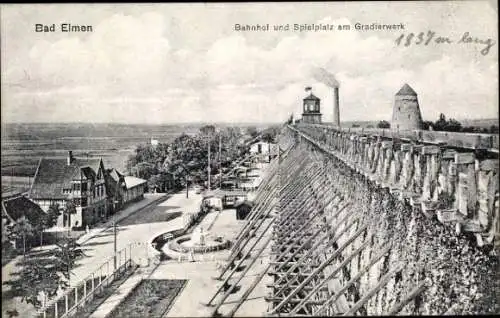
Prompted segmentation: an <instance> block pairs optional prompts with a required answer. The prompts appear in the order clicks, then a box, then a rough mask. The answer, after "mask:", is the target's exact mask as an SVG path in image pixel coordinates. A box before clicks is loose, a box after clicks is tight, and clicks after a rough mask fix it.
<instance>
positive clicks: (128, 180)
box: [125, 176, 147, 189]
mask: <svg viewBox="0 0 500 318" xmlns="http://www.w3.org/2000/svg"><path fill="white" fill-rule="evenodd" d="M146 182H147V181H146V180H144V179H141V178H136V177H132V176H125V186H126V187H127V189H131V188H133V187H137V186H138V185H141V184H145V183H146Z"/></svg>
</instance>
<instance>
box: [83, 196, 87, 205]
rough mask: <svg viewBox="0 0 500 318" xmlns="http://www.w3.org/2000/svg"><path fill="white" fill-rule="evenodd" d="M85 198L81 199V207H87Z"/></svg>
mask: <svg viewBox="0 0 500 318" xmlns="http://www.w3.org/2000/svg"><path fill="white" fill-rule="evenodd" d="M87 203H88V202H87V198H82V206H87Z"/></svg>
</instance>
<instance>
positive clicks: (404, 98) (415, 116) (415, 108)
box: [391, 84, 422, 130]
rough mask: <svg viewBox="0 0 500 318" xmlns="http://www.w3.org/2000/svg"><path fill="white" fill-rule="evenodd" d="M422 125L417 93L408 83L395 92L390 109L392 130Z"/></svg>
mask: <svg viewBox="0 0 500 318" xmlns="http://www.w3.org/2000/svg"><path fill="white" fill-rule="evenodd" d="M421 127H422V114H421V113H420V107H419V105H418V98H417V93H415V91H414V90H413V88H411V87H410V85H408V84H404V85H403V87H402V88H401V89H400V90H399V92H397V93H396V96H395V99H394V108H393V110H392V122H391V128H392V130H413V129H420V128H421Z"/></svg>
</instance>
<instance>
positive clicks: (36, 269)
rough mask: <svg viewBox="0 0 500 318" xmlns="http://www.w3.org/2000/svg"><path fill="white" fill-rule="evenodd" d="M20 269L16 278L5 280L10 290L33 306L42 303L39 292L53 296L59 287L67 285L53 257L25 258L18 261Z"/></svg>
mask: <svg viewBox="0 0 500 318" xmlns="http://www.w3.org/2000/svg"><path fill="white" fill-rule="evenodd" d="M16 265H17V267H18V268H20V270H19V271H18V272H17V273H15V274H16V276H17V278H16V279H13V280H9V281H7V282H5V284H6V285H10V287H11V292H12V293H13V294H14V295H16V296H20V297H21V301H22V302H26V303H28V304H32V305H33V306H34V307H35V308H40V307H42V306H43V305H44V303H43V302H42V301H40V298H39V297H40V294H41V293H43V294H45V295H46V296H49V297H54V296H55V295H56V294H57V291H58V290H59V288H60V287H63V288H65V287H67V286H69V285H68V284H67V282H65V281H64V280H63V279H62V277H61V276H60V275H59V274H58V267H57V260H56V259H55V258H53V257H46V258H27V259H23V260H22V261H21V262H18V263H17V264H16Z"/></svg>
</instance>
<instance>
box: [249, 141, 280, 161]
mask: <svg viewBox="0 0 500 318" xmlns="http://www.w3.org/2000/svg"><path fill="white" fill-rule="evenodd" d="M250 154H252V155H254V156H256V157H257V158H259V160H260V161H264V162H270V161H271V159H272V158H274V157H276V156H277V155H278V145H277V144H275V143H271V142H265V141H258V142H255V143H253V144H252V145H250Z"/></svg>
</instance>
